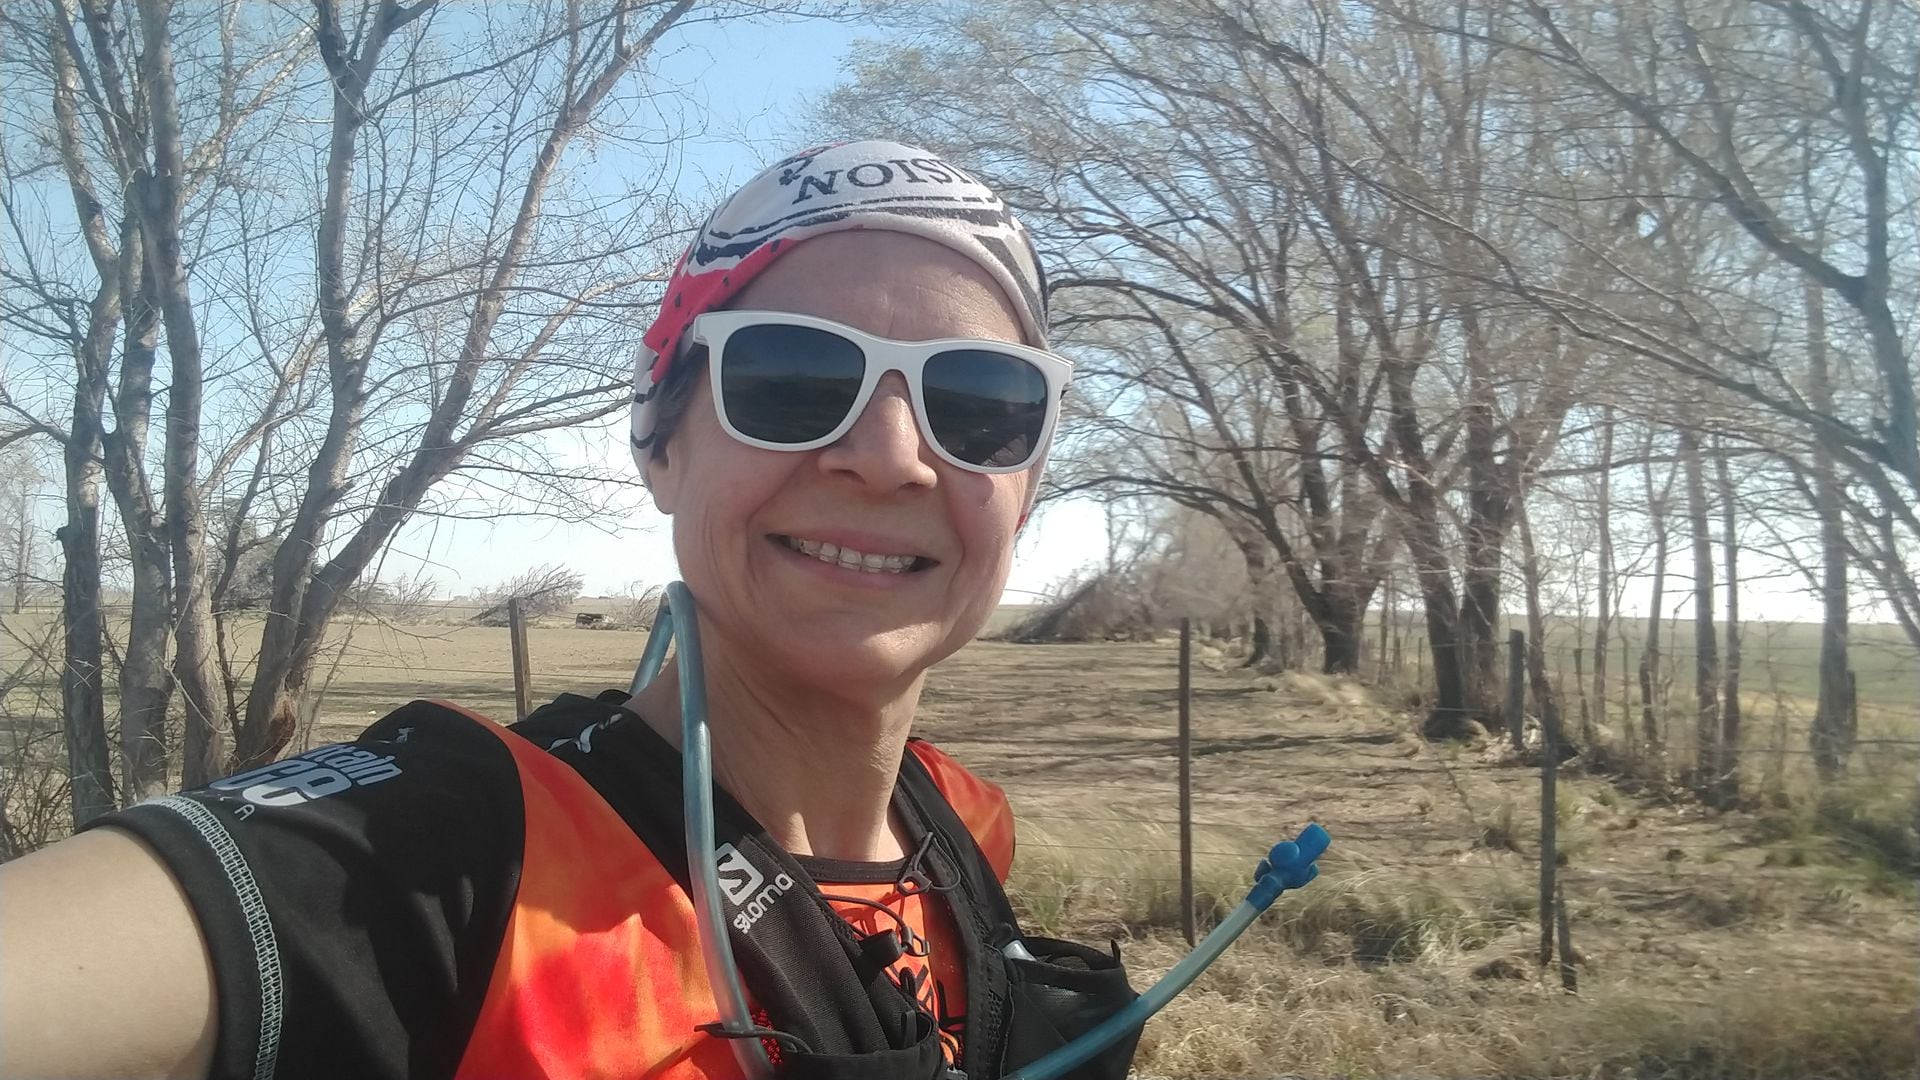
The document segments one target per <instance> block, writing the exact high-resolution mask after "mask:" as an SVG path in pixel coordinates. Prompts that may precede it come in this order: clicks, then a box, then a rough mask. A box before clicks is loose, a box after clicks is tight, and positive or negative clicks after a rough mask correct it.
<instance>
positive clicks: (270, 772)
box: [207, 746, 400, 806]
mask: <svg viewBox="0 0 1920 1080" xmlns="http://www.w3.org/2000/svg"><path fill="white" fill-rule="evenodd" d="M399 775H400V766H398V765H395V764H394V763H393V755H392V754H387V755H384V756H383V755H380V754H375V753H373V752H372V751H369V750H361V749H357V748H355V747H352V746H323V747H321V748H320V749H318V750H309V751H307V752H306V753H304V754H301V755H299V756H298V757H290V758H288V759H286V760H285V761H276V762H274V763H273V764H271V765H262V766H261V767H259V768H257V769H248V770H247V771H246V772H243V773H236V774H235V775H233V776H229V777H227V778H226V779H224V780H215V781H214V782H213V783H211V784H209V785H207V786H208V787H209V788H211V789H212V790H214V791H237V792H239V793H240V797H241V798H243V799H245V800H247V801H248V802H250V803H253V804H254V805H256V806H298V805H299V804H301V803H304V802H312V801H313V800H315V799H324V798H326V797H327V796H329V795H338V794H339V793H341V792H343V791H345V790H347V789H348V788H352V787H366V786H368V785H371V784H377V783H380V782H381V781H382V780H391V779H393V778H394V777H396V776H399Z"/></svg>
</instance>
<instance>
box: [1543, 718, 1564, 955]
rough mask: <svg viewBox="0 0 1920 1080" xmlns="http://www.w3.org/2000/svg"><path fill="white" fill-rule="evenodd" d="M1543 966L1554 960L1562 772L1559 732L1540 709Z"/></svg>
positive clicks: (1551, 719)
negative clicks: (1560, 777)
mask: <svg viewBox="0 0 1920 1080" xmlns="http://www.w3.org/2000/svg"><path fill="white" fill-rule="evenodd" d="M1540 712H1541V717H1540V966H1541V967H1545V966H1547V965H1548V964H1551V963H1552V962H1553V923H1554V893H1555V888H1554V885H1555V883H1554V880H1553V879H1554V870H1555V867H1556V866H1557V864H1558V863H1559V853H1558V851H1557V850H1556V848H1557V845H1558V840H1557V838H1556V836H1555V827H1556V825H1557V824H1558V815H1556V814H1555V813H1554V811H1555V809H1556V808H1557V804H1558V794H1557V791H1556V788H1557V787H1558V785H1559V775H1560V732H1559V731H1557V730H1556V728H1558V727H1559V725H1558V724H1555V723H1554V722H1553V717H1551V716H1548V715H1546V714H1547V712H1548V710H1546V709H1542V710H1540Z"/></svg>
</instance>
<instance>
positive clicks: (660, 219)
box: [0, 0, 770, 817]
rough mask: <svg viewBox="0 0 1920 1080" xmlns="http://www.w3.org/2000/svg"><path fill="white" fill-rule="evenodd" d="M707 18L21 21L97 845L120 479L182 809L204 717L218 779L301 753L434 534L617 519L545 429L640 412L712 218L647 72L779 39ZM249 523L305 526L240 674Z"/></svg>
mask: <svg viewBox="0 0 1920 1080" xmlns="http://www.w3.org/2000/svg"><path fill="white" fill-rule="evenodd" d="M692 7H693V5H692V4H691V3H690V2H688V0H682V2H665V0H647V2H640V0H600V2H594V3H583V2H558V0H556V2H553V3H544V4H531V5H519V6H515V7H512V8H506V7H495V6H479V7H475V8H454V7H452V6H450V5H442V4H440V3H437V2H435V0H421V2H418V3H413V4H401V3H397V2H393V0H366V2H364V3H360V4H356V5H340V4H336V3H333V2H330V0H315V2H314V3H313V4H312V5H311V6H305V7H302V6H292V5H238V4H231V3H228V4H214V3H206V4H190V3H177V4H167V3H162V2H160V0H142V2H140V3H136V4H132V5H126V4H114V3H110V2H108V0H55V2H53V3H51V4H50V5H49V6H47V7H45V8H40V9H31V8H28V7H26V6H25V5H11V6H9V7H8V8H7V9H5V11H4V13H0V18H4V19H5V26H4V31H5V37H4V44H0V67H4V69H5V71H6V74H7V78H8V85H9V87H10V88H12V92H10V93H9V95H8V96H7V102H8V104H7V106H6V107H7V108H8V110H9V111H10V112H11V113H12V117H11V118H10V122H9V124H8V131H9V135H8V136H7V138H6V139H5V140H4V146H3V147H0V153H4V160H3V162H0V164H3V165H4V174H5V175H4V209H5V211H6V214H7V227H8V230H9V233H8V235H7V237H6V251H5V256H6V257H5V262H4V269H0V273H4V275H5V277H4V294H3V295H0V318H4V320H5V321H6V323H7V325H8V326H9V327H10V328H11V329H12V331H13V334H12V343H13V347H14V348H15V349H16V355H17V356H20V357H22V358H24V359H29V360H30V361H31V365H30V366H29V365H26V364H23V365H21V366H22V367H26V368H27V369H28V375H27V376H26V377H20V376H18V375H14V376H10V385H9V386H8V387H7V393H6V395H5V396H4V399H0V408H3V409H4V410H5V411H6V413H7V415H8V419H9V421H10V423H13V424H15V425H18V426H19V427H20V428H21V429H22V430H29V431H31V432H32V433H33V434H35V435H36V436H39V437H44V438H51V439H54V440H56V441H57V442H58V443H59V445H60V446H61V447H62V450H63V454H64V456H65V461H66V469H65V472H66V477H65V480H66V502H67V509H68V520H67V522H66V524H65V526H63V528H62V530H61V533H60V535H61V542H62V549H63V554H64V557H65V567H66V568H65V571H64V574H65V579H64V589H63V592H64V595H65V603H66V608H67V614H68V619H67V627H68V636H67V641H66V649H67V658H66V663H65V664H64V665H63V667H62V671H63V679H64V680H66V681H67V684H68V685H67V693H66V694H65V695H64V697H65V705H64V706H63V708H64V709H65V711H66V713H67V721H68V731H69V734H70V737H71V738H73V739H75V740H76V750H75V753H76V758H75V761H76V769H75V772H76V782H75V793H76V794H75V798H76V813H77V816H79V817H85V816H90V815H91V814H93V813H97V812H99V811H100V810H101V809H104V808H106V807H107V806H108V805H110V803H111V800H110V798H108V797H107V796H106V793H107V792H108V790H109V788H110V786H111V785H110V784H109V783H108V782H107V779H106V778H107V774H108V771H109V766H108V765H107V759H106V757H105V746H106V741H105V736H104V706H103V703H102V695H101V687H100V679H101V674H102V672H103V670H104V669H103V665H102V661H101V653H100V645H99V642H100V636H101V633H102V625H101V622H100V618H99V609H100V603H99V597H100V590H101V580H102V571H101V566H100V550H101V548H100V543H101V541H100V536H101V528H100V523H99V515H98V509H97V507H98V502H99V498H98V492H99V490H100V487H101V486H102V483H103V482H104V485H105V487H106V488H107V490H108V492H109V493H110V494H111V496H112V500H113V508H114V510H115V511H116V513H117V516H118V518H119V523H120V525H121V527H122V531H123V532H124V533H125V535H126V537H127V541H128V546H129V559H130V563H129V567H128V571H127V572H128V575H129V578H130V581H131V585H132V595H133V610H132V613H131V622H130V628H129V630H128V632H127V637H126V640H125V642H124V647H123V650H122V664H121V668H120V680H121V694H120V701H121V708H120V715H119V722H120V730H121V735H122V747H123V755H124V756H125V759H126V760H125V762H124V765H123V772H124V774H125V784H124V786H125V788H126V793H127V794H128V795H129V796H130V797H132V796H138V795H141V794H144V793H146V792H150V791H152V790H155V789H156V788H157V787H158V786H159V785H161V784H162V783H164V773H163V771H162V770H163V768H164V765H163V761H164V759H163V757H162V756H161V753H162V751H163V750H164V749H166V748H167V747H166V744H165V742H164V741H163V721H164V717H165V715H166V713H167V707H168V703H169V701H170V700H173V699H174V693H175V691H176V690H177V691H178V700H179V702H180V705H181V707H182V708H181V711H182V713H183V714H184V716H185V718H186V729H185V732H184V735H185V739H184V742H185V747H184V751H185V763H184V764H185V779H186V780H187V782H189V783H193V782H197V781H199V780H203V779H205V778H207V777H208V776H209V775H212V774H215V773H217V772H218V771H220V770H222V769H227V768H241V767H246V766H248V765H251V764H255V763H258V762H260V761H263V760H267V759H270V758H271V757H272V756H273V755H274V754H275V753H277V752H278V750H279V749H280V747H281V746H283V745H284V743H285V741H286V739H287V738H288V736H289V735H290V734H291V732H292V731H293V728H294V720H295V717H296V714H297V713H298V712H299V711H300V710H302V709H311V707H312V706H313V701H312V699H311V697H310V696H309V695H308V694H307V687H308V677H309V674H310V672H311V671H312V670H313V667H314V664H315V660H316V657H317V656H318V655H319V654H320V651H321V649H322V647H323V644H324V642H325V640H326V633H327V628H328V625H329V623H330V621H331V620H332V618H333V616H334V615H335V613H336V612H337V611H338V610H339V605H340V604H341V602H342V601H343V599H344V598H345V597H346V596H347V595H348V592H349V590H350V587H351V586H352V585H353V583H354V582H355V581H356V580H357V579H358V578H360V577H361V576H362V575H363V574H365V573H366V572H367V571H368V569H369V568H370V567H371V566H373V565H374V564H375V561H376V559H377V558H378V556H379V554H380V552H381V551H382V550H384V548H385V546H386V545H387V544H388V543H389V542H390V541H391V540H392V538H393V537H394V535H395V534H396V532H397V531H398V530H399V529H400V528H401V527H402V526H403V525H405V524H406V523H407V522H408V521H409V520H410V519H412V518H413V517H415V516H416V515H421V514H432V515H443V516H448V517H461V516H474V515H480V514H488V513H499V512H514V511H515V510H522V511H523V512H542V513H551V514H560V515H576V516H577V515H582V514H586V513H591V512H592V511H593V510H594V509H595V508H596V507H595V503H594V501H593V499H592V498H591V497H590V496H591V493H592V491H593V489H592V487H591V486H590V485H591V481H593V480H594V479H595V478H596V476H597V473H598V471H599V469H600V467H599V466H582V465H580V464H578V463H577V462H576V461H575V460H574V457H575V456H574V455H570V454H567V453H566V452H565V450H564V448H563V447H560V446H558V445H557V444H556V443H554V442H553V441H552V440H551V439H549V438H548V437H547V436H546V433H548V432H552V431H556V430H559V429H564V428H568V427H572V426H576V425H581V424H591V423H593V422H595V421H596V420H599V419H600V418H603V417H607V416H609V415H611V414H613V413H616V412H618V411H619V410H621V409H622V408H624V407H625V393H624V389H623V388H624V387H625V385H626V383H627V377H628V372H627V363H628V357H627V351H628V348H629V347H630V343H631V333H632V328H631V326H630V325H629V323H630V321H631V320H630V312H631V311H632V310H633V308H634V306H635V305H636V304H638V303H640V302H641V301H643V300H644V298H645V297H646V296H647V295H648V290H649V289H650V288H651V283H652V282H654V281H657V279H658V278H659V277H660V275H661V272H662V270H663V269H664V265H665V262H666V260H667V259H668V258H670V254H671V252H670V250H669V249H670V247H671V236H672V234H673V232H674V230H676V229H677V228H679V227H681V226H683V225H684V223H685V220H684V219H685V215H684V214H682V213H681V212H680V210H679V209H678V207H677V206H675V205H674V203H673V200H672V199H671V198H670V197H669V195H668V193H667V192H666V190H665V186H664V185H665V182H666V179H667V177H668V176H670V174H671V168H672V164H673V160H672V149H673V146H674V140H675V138H676V137H677V135H678V133H679V129H678V121H677V120H676V119H674V118H673V115H672V112H671V110H669V109H666V108H663V107H661V102H660V99H661V96H662V95H663V94H664V93H665V91H663V90H662V89H660V88H659V87H658V86H656V85H654V84H653V83H652V82H651V81H650V80H649V78H648V77H647V76H646V74H645V72H644V67H645V61H646V58H647V57H648V56H649V55H650V54H651V53H652V52H653V51H654V50H655V49H656V48H657V47H658V46H659V45H660V43H661V42H662V41H663V40H665V39H666V38H667V36H668V35H670V34H672V33H675V32H677V31H678V30H679V29H680V28H682V27H684V26H686V25H688V24H689V23H690V22H692V21H706V20H715V19H727V18H737V17H743V16H747V15H758V14H763V13H765V12H767V11H768V10H770V9H769V8H768V7H767V6H765V5H757V4H755V5H749V4H739V5H733V4H719V5H713V6H710V7H706V8H703V9H702V10H701V12H699V13H697V14H690V12H691V11H692ZM49 104H51V106H52V108H51V110H47V105H49ZM49 111H50V115H51V119H50V120H49V119H47V118H46V114H47V113H48V112H49ZM587 154H593V155H600V156H601V157H602V158H603V159H605V160H607V161H613V162H618V163H619V164H618V165H617V166H616V167H615V168H614V169H611V170H609V169H604V168H602V169H598V170H596V169H595V168H594V167H593V165H592V163H591V162H590V161H583V160H582V158H583V157H584V156H586V155H587ZM155 410H159V411H160V413H161V416H160V419H161V420H162V421H163V422H164V431H163V434H162V436H161V438H160V439H159V440H158V442H157V444H156V443H155V442H154V440H152V439H151V438H150V435H149V428H150V426H151V424H152V422H153V420H154V419H155V417H154V412H155ZM215 502H218V504H219V505H220V506H222V507H223V514H224V520H223V521H215V522H209V521H208V520H207V519H208V513H207V511H206V507H207V506H209V505H213V504H214V503H215ZM228 511H230V512H228ZM241 521H268V522H274V523H275V525H274V527H273V529H272V533H271V535H272V536H273V539H274V543H273V550H272V573H271V581H270V584H271V588H270V590H269V594H268V596H267V597H266V599H265V602H264V614H265V616H266V617H265V619H264V621H263V622H262V623H260V624H258V626H257V632H258V634H259V638H258V642H257V645H253V646H250V647H236V648H234V649H232V650H231V651H229V649H228V648H227V647H226V646H225V645H223V644H222V643H221V642H222V640H223V639H222V636H221V635H222V633H223V630H222V623H221V619H222V616H223V614H224V613H223V612H222V611H221V610H220V609H219V608H218V607H217V601H218V598H219V597H221V596H222V595H223V588H225V587H230V586H231V585H232V582H231V580H227V579H230V577H231V575H230V573H229V571H232V570H233V568H234V567H235V566H236V565H237V562H238V560H237V559H236V558H235V557H234V555H235V553H236V548H237V547H238V546H243V545H244V544H245V543H247V542H249V538H248V537H247V536H245V535H242V534H240V533H239V532H237V531H236V527H234V526H232V523H234V522H241ZM223 580H225V585H224V586H223ZM236 625H238V624H236ZM169 653H170V654H171V655H169ZM249 668H250V669H251V670H250V671H247V669H249ZM223 682H224V683H226V684H227V685H233V684H234V683H235V682H238V683H239V685H240V686H242V687H244V692H235V693H231V694H223V693H221V692H220V691H219V688H220V687H221V685H222V684H223ZM222 737H230V741H231V746H230V747H228V748H225V749H224V750H223V749H222V747H221V745H220V741H221V739H222ZM82 807H84V809H82Z"/></svg>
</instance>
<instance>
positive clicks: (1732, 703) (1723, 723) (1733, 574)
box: [1714, 444, 1741, 806]
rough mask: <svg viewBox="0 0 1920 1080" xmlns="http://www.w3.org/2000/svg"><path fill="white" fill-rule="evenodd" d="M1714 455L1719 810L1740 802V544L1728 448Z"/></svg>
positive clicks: (1717, 792)
mask: <svg viewBox="0 0 1920 1080" xmlns="http://www.w3.org/2000/svg"><path fill="white" fill-rule="evenodd" d="M1716 449H1717V450H1718V453H1716V454H1715V455H1714V460H1715V463H1716V466H1717V468H1718V470H1719V479H1720V531H1721V545H1722V550H1723V551H1725V553H1726V554H1725V557H1724V560H1723V561H1724V562H1725V563H1726V564H1727V653H1726V656H1725V657H1724V658H1723V661H1722V667H1723V668H1724V670H1725V673H1726V692H1725V694H1724V695H1722V699H1721V702H1720V787H1719V790H1718V791H1716V792H1715V794H1714V798H1715V801H1716V802H1717V803H1719V805H1721V806H1731V805H1733V804H1734V803H1736V802H1738V801H1739V799H1740V719H1741V717H1740V569H1739V555H1740V542H1739V539H1738V538H1737V537H1736V536H1735V535H1734V524H1735V521H1734V516H1735V511H1734V487H1733V474H1732V469H1731V467H1730V466H1729V464H1728V462H1727V448H1726V446H1725V445H1724V444H1721V445H1719V446H1717V447H1716Z"/></svg>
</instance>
